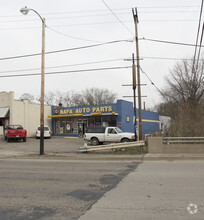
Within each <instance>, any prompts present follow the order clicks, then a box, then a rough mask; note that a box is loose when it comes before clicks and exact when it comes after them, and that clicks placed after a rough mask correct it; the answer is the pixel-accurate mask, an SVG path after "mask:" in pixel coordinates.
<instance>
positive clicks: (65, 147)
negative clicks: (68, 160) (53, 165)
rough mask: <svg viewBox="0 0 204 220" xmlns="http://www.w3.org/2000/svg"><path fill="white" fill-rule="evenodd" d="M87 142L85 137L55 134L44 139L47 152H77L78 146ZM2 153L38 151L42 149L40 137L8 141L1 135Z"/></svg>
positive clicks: (0, 146) (19, 153) (17, 153)
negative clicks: (68, 136) (24, 140)
mask: <svg viewBox="0 0 204 220" xmlns="http://www.w3.org/2000/svg"><path fill="white" fill-rule="evenodd" d="M84 143H85V141H84V139H83V138H79V139H71V138H64V137H58V136H53V137H51V138H50V139H45V140H44V150H45V153H46V152H47V153H51V152H52V153H76V152H77V150H78V148H79V147H81V146H83V145H84ZM0 150H1V155H3V154H4V153H7V154H13V155H21V154H23V153H26V154H29V153H31V154H32V153H38V152H39V151H40V139H36V138H27V141H26V142H23V141H22V140H20V141H11V142H9V143H7V141H5V140H4V137H3V136H0Z"/></svg>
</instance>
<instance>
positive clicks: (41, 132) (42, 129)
mask: <svg viewBox="0 0 204 220" xmlns="http://www.w3.org/2000/svg"><path fill="white" fill-rule="evenodd" d="M41 56H42V57H41V100H40V155H43V154H44V93H45V92H44V91H45V18H43V19H42V55H41Z"/></svg>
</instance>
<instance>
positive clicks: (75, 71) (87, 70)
mask: <svg viewBox="0 0 204 220" xmlns="http://www.w3.org/2000/svg"><path fill="white" fill-rule="evenodd" d="M127 68H131V66H125V67H107V68H98V69H85V70H67V71H58V72H47V73H45V75H54V74H65V73H80V72H93V71H102V70H118V69H127ZM39 75H41V73H30V74H18V75H17V74H16V75H1V76H0V78H11V77H23V76H39Z"/></svg>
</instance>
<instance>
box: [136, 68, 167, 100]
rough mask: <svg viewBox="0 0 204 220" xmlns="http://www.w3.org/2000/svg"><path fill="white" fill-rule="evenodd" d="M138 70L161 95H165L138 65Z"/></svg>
mask: <svg viewBox="0 0 204 220" xmlns="http://www.w3.org/2000/svg"><path fill="white" fill-rule="evenodd" d="M139 68H140V70H141V71H142V73H143V74H144V75H145V76H146V77H147V78H148V79H149V81H150V83H151V84H152V85H153V86H154V87H155V88H156V89H157V91H158V92H159V93H160V94H161V95H162V96H163V97H165V95H164V94H163V93H162V91H161V90H160V89H159V88H158V87H157V86H156V85H155V84H154V83H153V81H152V80H151V79H150V77H149V76H148V75H147V73H146V72H145V71H144V70H143V69H142V68H141V67H139Z"/></svg>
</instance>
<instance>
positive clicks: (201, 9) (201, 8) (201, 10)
mask: <svg viewBox="0 0 204 220" xmlns="http://www.w3.org/2000/svg"><path fill="white" fill-rule="evenodd" d="M202 12H203V0H202V2H201V7H200V16H199V22H198V30H197V37H196V44H195V52H194V57H193V65H192V68H193V70H194V64H195V58H196V52H197V47H198V45H197V44H198V38H199V32H200V23H201V17H202ZM193 70H192V71H193Z"/></svg>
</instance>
